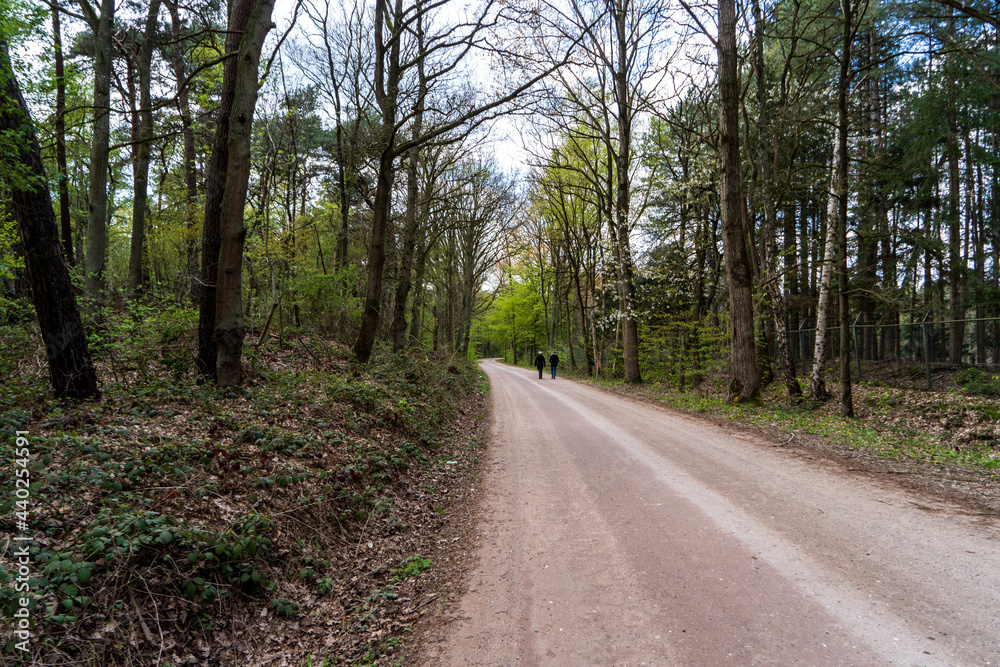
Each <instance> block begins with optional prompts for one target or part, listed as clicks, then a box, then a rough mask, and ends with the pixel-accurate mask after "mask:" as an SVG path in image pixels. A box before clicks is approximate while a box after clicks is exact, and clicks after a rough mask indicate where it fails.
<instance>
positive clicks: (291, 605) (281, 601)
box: [271, 598, 302, 618]
mask: <svg viewBox="0 0 1000 667" xmlns="http://www.w3.org/2000/svg"><path fill="white" fill-rule="evenodd" d="M271 608H272V609H274V612H275V613H276V614H277V615H278V616H281V617H282V618H292V617H293V616H297V615H298V613H299V610H300V609H302V605H301V604H299V603H298V602H295V601H294V600H289V599H288V598H274V599H272V600H271Z"/></svg>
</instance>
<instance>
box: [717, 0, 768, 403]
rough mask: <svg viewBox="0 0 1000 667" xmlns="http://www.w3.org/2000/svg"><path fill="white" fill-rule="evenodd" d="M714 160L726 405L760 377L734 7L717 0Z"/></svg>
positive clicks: (756, 388) (750, 393)
mask: <svg viewBox="0 0 1000 667" xmlns="http://www.w3.org/2000/svg"><path fill="white" fill-rule="evenodd" d="M716 48H717V49H718V54H719V159H720V162H721V183H720V188H719V191H720V206H721V214H722V239H723V240H722V243H723V251H724V253H725V258H726V280H727V282H728V287H729V326H730V359H731V360H730V363H731V366H732V380H731V381H730V385H729V396H730V399H731V400H756V399H757V397H758V395H759V392H760V374H759V371H758V369H757V355H756V349H755V347H754V324H753V284H752V282H753V281H752V279H751V275H752V274H751V271H750V258H749V256H748V250H747V238H746V233H745V230H744V227H743V173H742V167H741V159H740V143H739V141H740V140H739V104H740V84H739V76H738V73H737V60H738V57H737V53H736V2H735V0H719V38H718V42H717V44H716Z"/></svg>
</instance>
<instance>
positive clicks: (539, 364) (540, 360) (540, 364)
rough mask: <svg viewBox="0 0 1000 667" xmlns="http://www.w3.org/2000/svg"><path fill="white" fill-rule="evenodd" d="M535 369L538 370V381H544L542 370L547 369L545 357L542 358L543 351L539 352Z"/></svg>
mask: <svg viewBox="0 0 1000 667" xmlns="http://www.w3.org/2000/svg"><path fill="white" fill-rule="evenodd" d="M535 368H537V369H538V379H539V380H541V379H542V369H543V368H545V357H543V356H542V351H541V350H539V351H538V354H537V355H536V356H535Z"/></svg>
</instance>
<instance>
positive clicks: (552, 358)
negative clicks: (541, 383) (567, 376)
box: [549, 352, 559, 380]
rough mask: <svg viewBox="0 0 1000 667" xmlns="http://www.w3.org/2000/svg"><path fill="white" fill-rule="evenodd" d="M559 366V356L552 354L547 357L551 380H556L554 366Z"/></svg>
mask: <svg viewBox="0 0 1000 667" xmlns="http://www.w3.org/2000/svg"><path fill="white" fill-rule="evenodd" d="M558 365H559V355H558V354H556V353H555V352H553V353H552V354H550V355H549V366H550V367H551V369H552V379H553V380H555V379H556V366H558Z"/></svg>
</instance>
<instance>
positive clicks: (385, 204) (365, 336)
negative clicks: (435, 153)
mask: <svg viewBox="0 0 1000 667" xmlns="http://www.w3.org/2000/svg"><path fill="white" fill-rule="evenodd" d="M386 1H387V0H376V2H375V99H376V101H377V102H378V105H379V109H380V110H381V112H382V127H381V131H380V133H381V137H380V146H379V150H380V156H379V165H378V176H377V181H376V184H375V201H374V202H373V205H372V232H371V237H370V239H369V243H368V281H367V286H366V288H365V303H364V309H363V311H362V319H361V330H360V331H359V332H358V338H357V340H356V341H355V343H354V350H353V351H354V356H356V357H357V359H358V361H360V362H361V363H367V361H368V359H369V358H370V357H371V354H372V348H373V347H374V345H375V336H376V333H377V331H378V324H379V315H380V313H381V296H382V270H383V269H384V268H385V236H386V229H387V227H388V222H389V210H390V207H391V205H392V181H393V179H394V176H395V174H394V171H393V163H394V161H395V154H396V152H395V150H394V149H395V133H396V113H397V110H398V109H397V103H398V100H399V77H400V76H401V74H402V72H401V69H400V64H399V49H400V37H401V36H400V34H399V32H398V31H399V30H400V27H399V26H394V27H393V28H392V30H393V32H392V36H391V38H390V40H389V45H388V49H387V47H386V42H385V36H384V35H383V34H382V32H383V26H384V25H385V20H384V17H385V15H386V14H388V13H389V12H388V11H387V9H386V6H385V5H386ZM391 15H392V16H395V17H402V16H403V3H402V0H396V6H395V9H394V10H393V12H392V14H391ZM387 58H388V62H386V59H387Z"/></svg>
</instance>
